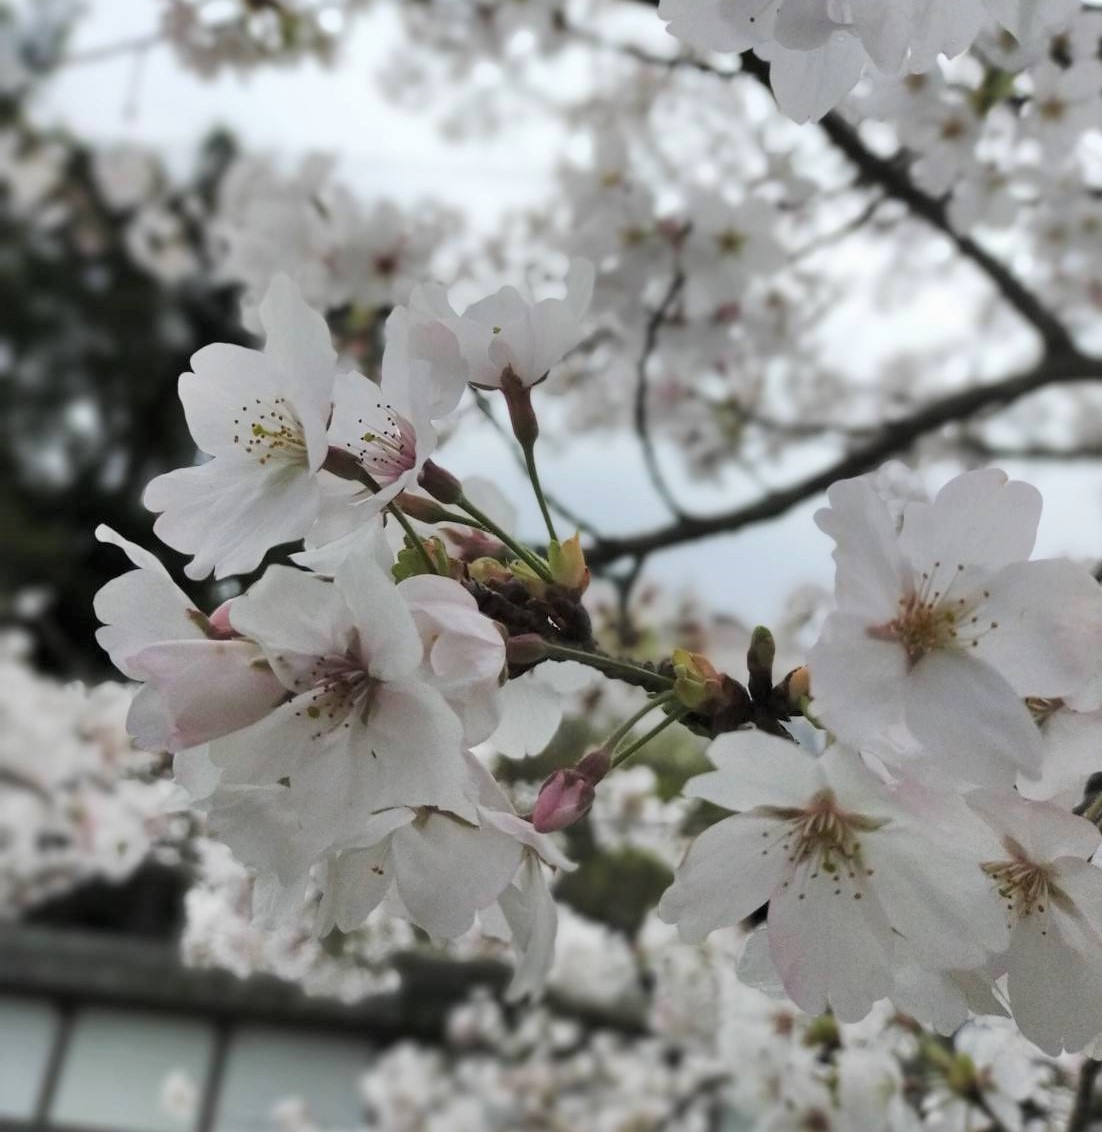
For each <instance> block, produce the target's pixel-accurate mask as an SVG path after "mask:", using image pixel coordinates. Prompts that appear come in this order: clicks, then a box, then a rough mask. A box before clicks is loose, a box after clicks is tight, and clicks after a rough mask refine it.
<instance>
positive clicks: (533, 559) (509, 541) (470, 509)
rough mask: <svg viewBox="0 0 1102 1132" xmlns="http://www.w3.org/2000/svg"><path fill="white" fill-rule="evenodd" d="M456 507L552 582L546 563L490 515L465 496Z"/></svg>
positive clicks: (545, 579)
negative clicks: (504, 529)
mask: <svg viewBox="0 0 1102 1132" xmlns="http://www.w3.org/2000/svg"><path fill="white" fill-rule="evenodd" d="M456 505H457V506H458V507H460V508H462V509H463V510H464V511H466V512H467V514H468V515H470V516H471V518H472V519H474V520H475V521H476V522H477V523H479V524H481V526H482V527H483V528H484V529H485V530H487V531H489V532H490V534H492V535H494V536H495V537H497V538H499V539H501V541H502V542H503V543H504V544H505V545H506V546H507V547H508V548H509V549H510V550H511V551H512V552H513V553H514V554H515V555H516V556H517V557H518V558H519V559H520V560H521V561H522V562H523V563H524V564H525V565H526V566H528V567H529V568H530V569H531V570H533V571H534V572H535V573H536V574H537V575H538V576H539V577H540V578H542V579H543V580H544V581H545V582H550V581H552V580H553V579H552V577H551V570H550V569H549V567H548V565H547V563H546V562H544V561H543V560H542V559H540V558H538V557H537V556H536V555H535V554H533V553H532V552H531V551H530V550H529V549H528V547H526V546H523V545H522V544H521V543H519V542H517V540H516V539H515V538H513V536H512V535H511V534H509V533H508V532H507V531H503V530H502V529H501V527H499V526H498V525H497V523H495V522H494V521H493V519H491V518H490V516H489V515H486V514H485V513H484V512H482V511H480V510H479V509H478V508H477V507H476V506H475V505H474V504H473V503H472V502H471V501H470V500H469V499H468V498H467V497H466V496H465V495H461V496H460V497H459V499H457V500H456Z"/></svg>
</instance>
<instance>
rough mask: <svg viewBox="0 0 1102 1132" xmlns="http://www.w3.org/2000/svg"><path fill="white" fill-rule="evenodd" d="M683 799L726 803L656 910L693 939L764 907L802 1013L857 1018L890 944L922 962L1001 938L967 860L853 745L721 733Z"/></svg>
mask: <svg viewBox="0 0 1102 1132" xmlns="http://www.w3.org/2000/svg"><path fill="white" fill-rule="evenodd" d="M709 757H710V758H711V760H712V762H713V763H715V765H716V766H717V767H718V769H717V770H716V771H714V772H712V773H710V774H705V775H702V776H700V777H698V778H696V779H693V780H692V781H691V782H690V783H689V786H688V788H687V791H686V792H687V793H688V794H689V795H690V796H693V797H697V798H703V799H704V800H706V801H709V802H712V803H715V804H716V805H719V806H722V807H724V808H726V809H731V810H735V811H736V812H735V814H734V815H733V816H732V817H729V818H726V819H724V820H723V821H721V822H719V823H718V824H716V825H714V826H712V827H711V828H709V829H707V830H706V831H705V832H704V833H703V834H701V835H700V836H699V837H698V838H697V839H696V841H694V842H693V844H692V846H691V847H690V849H689V851H688V854H687V855H686V857H685V860H684V861H683V862H682V864H681V867H680V868H679V869H678V872H677V875H676V878H675V880H674V883H673V885H672V886H671V887H670V888H669V889H668V890H667V891H666V893H665V894H664V896H663V897H662V901H661V903H660V904H659V914H660V915H661V917H662V918H663V919H664V920H666V921H668V922H671V923H676V924H677V925H678V928H679V930H680V932H681V935H682V938H684V939H686V940H690V941H695V940H700V939H703V938H704V937H705V936H706V935H708V934H709V933H710V932H712V931H714V930H715V929H716V928H719V927H724V926H728V925H735V924H738V923H739V922H740V921H742V920H744V919H745V918H746V917H748V916H750V915H751V914H752V913H753V912H755V911H757V910H758V909H760V908H761V907H762V906H763V905H765V904H768V905H769V912H768V921H767V922H768V938H769V946H770V951H771V954H772V958H773V962H774V964H775V965H776V968H777V971H778V972H779V974H780V978H781V980H782V981H783V984H784V988H785V990H786V991H787V993H788V994H789V996H790V997H791V998H792V999H793V1001H794V1002H795V1003H796V1004H797V1005H798V1006H800V1007H801V1008H802V1009H804V1010H806V1011H808V1012H809V1013H812V1014H818V1013H821V1012H822V1011H823V1010H825V1009H826V1008H827V1007H828V1006H829V1007H831V1008H832V1009H833V1010H834V1011H835V1013H836V1014H837V1015H838V1016H839V1018H841V1019H843V1020H854V1019H857V1018H860V1017H862V1016H864V1014H866V1013H867V1012H868V1010H869V1009H870V1008H871V1006H872V1005H873V1003H874V1002H876V1001H877V1000H878V999H880V998H885V997H887V996H889V995H890V993H891V991H892V987H893V985H894V972H895V968H896V966H897V964H898V963H899V961H900V956H899V946H900V945H901V944H905V945H906V946H907V949H908V950H907V955H908V957H910V958H916V959H917V960H918V961H920V962H921V963H922V965H923V966H926V967H930V968H932V969H935V970H950V969H955V968H967V967H970V966H978V965H979V964H980V963H982V962H983V961H984V960H985V959H986V957H987V955H988V954H989V953H990V952H991V951H993V950H996V949H997V948H998V947H999V946H1000V945H1001V944H1002V942H1004V940H1005V931H1004V928H1003V925H1002V923H1001V922H1000V917H999V915H998V910H997V909H996V908H993V907H992V906H991V905H990V904H989V902H988V901H987V900H986V895H987V894H986V890H985V886H984V881H983V876H982V874H981V872H980V870H979V868H978V863H977V862H976V861H975V860H970V859H969V857H968V856H967V853H966V852H965V851H963V850H958V849H955V848H953V847H952V846H951V845H950V844H948V843H946V842H945V841H944V840H935V839H933V838H931V837H930V836H928V835H926V834H925V832H924V830H925V828H926V823H925V821H923V820H919V819H918V818H916V817H915V816H913V815H912V814H910V813H909V812H908V811H907V810H906V809H904V807H903V806H902V805H901V804H900V802H899V800H898V799H897V798H896V797H894V796H893V794H892V792H891V791H890V790H889V789H888V788H887V787H886V786H885V785H884V783H882V782H881V781H880V780H879V779H878V778H876V776H875V775H873V774H872V773H871V771H870V770H869V769H868V768H867V767H866V766H865V765H864V763H863V762H862V760H861V759H860V757H859V756H858V755H856V754H855V753H854V752H853V751H850V750H848V749H847V748H845V747H841V746H839V745H837V744H836V745H834V746H833V747H831V748H829V749H828V750H827V752H826V754H824V755H823V756H822V758H820V759H813V758H811V757H809V756H808V755H806V754H805V753H804V752H802V751H800V750H799V748H797V747H795V746H794V745H793V744H791V743H789V742H786V741H784V740H782V739H778V738H775V737H773V736H770V735H765V734H763V733H761V732H756V731H754V732H735V733H733V734H729V735H723V736H721V737H720V738H719V739H717V740H716V741H715V742H714V743H713V744H712V746H711V747H710V748H709Z"/></svg>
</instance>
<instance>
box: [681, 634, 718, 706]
mask: <svg viewBox="0 0 1102 1132" xmlns="http://www.w3.org/2000/svg"><path fill="white" fill-rule="evenodd" d="M672 660H673V673H674V682H673V690H674V692H675V693H676V695H677V698H678V700H680V701H681V703H682V704H684V705H685V707H687V708H690V709H691V710H693V711H698V710H699V709H700V708H702V707H705V706H706V705H707V704H709V703H711V702H713V701H714V700H715V699H716V698H717V697H718V696H719V695H721V694H722V691H723V681H722V677H721V676H720V674H719V672H717V671H716V669H715V668H714V667H713V665H712V664H711V662H710V661H709V660H708V659H707V658H706V657H703V656H701V655H700V654H699V653H694V652H689V651H688V650H687V649H674V652H673V657H672Z"/></svg>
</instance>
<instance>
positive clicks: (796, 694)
mask: <svg viewBox="0 0 1102 1132" xmlns="http://www.w3.org/2000/svg"><path fill="white" fill-rule="evenodd" d="M777 687H778V689H779V691H780V693H781V695H782V696H783V697H784V701H785V703H786V704H788V707H789V708H790V709H791V710H792V711H796V712H802V711H803V710H804V708H805V707H806V706H807V702H808V699H809V698H810V696H811V673H810V672H808V670H807V665H800V667H799V668H793V669H792V671H791V672H790V673H789V674H788V675H787V676H786V677H785V678H784V679H783V680H782V681H781V682H780V684H779V685H778V686H777Z"/></svg>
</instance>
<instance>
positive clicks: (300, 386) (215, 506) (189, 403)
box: [145, 277, 338, 578]
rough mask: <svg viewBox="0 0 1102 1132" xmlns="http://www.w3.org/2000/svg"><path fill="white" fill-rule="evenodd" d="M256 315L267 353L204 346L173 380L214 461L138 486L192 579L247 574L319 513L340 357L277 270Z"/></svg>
mask: <svg viewBox="0 0 1102 1132" xmlns="http://www.w3.org/2000/svg"><path fill="white" fill-rule="evenodd" d="M260 319H261V322H262V323H263V325H264V328H265V330H266V331H267V340H266V343H265V347H264V350H263V352H261V351H258V350H248V349H245V348H243V347H241V346H231V345H226V344H224V343H220V344H217V345H213V346H207V347H205V348H204V349H202V350H200V351H199V353H197V354H196V355H195V356H194V357H193V358H192V366H193V367H194V369H193V371H192V372H190V373H185V374H184V375H183V376H182V377H181V378H180V400H181V401H182V402H183V406H184V412H185V414H186V415H187V418H188V427H189V428H190V429H191V433H192V436H193V437H194V438H195V442H196V444H197V445H198V446H199V447H200V448H201V449H202V450H203V451H205V452H207V453H208V454H209V455H211V456H212V457H213V459H211V460H210V461H209V462H207V463H205V464H200V465H198V466H196V467H193V468H181V469H178V470H177V471H173V472H168V473H167V474H165V475H163V476H158V477H157V478H156V479H155V480H153V481H152V482H151V483H150V485H149V487H148V488H146V493H145V503H146V506H147V507H149V509H150V510H152V511H157V512H160V513H161V514H160V517H159V518H158V519H157V522H156V523H155V524H154V528H153V529H154V530H155V531H156V533H157V535H158V536H159V537H160V538H161V539H162V540H163V541H165V542H166V543H167V544H168V545H169V546H172V547H175V548H176V549H177V550H182V551H185V552H188V553H192V554H194V556H195V557H194V558H193V560H192V562H191V563H190V564H189V566H188V567H187V573H188V576H189V577H192V578H203V577H205V576H206V575H207V574H209V573H210V572H211V571H212V570H213V571H214V573H215V576H216V577H220V578H221V577H225V576H226V575H228V574H237V573H247V572H248V571H250V570H253V569H255V568H256V567H257V566H258V565H259V564H260V560H261V558H262V557H263V556H264V553H265V551H267V550H268V549H270V548H271V547H273V546H275V545H277V544H278V543H281V542H291V541H294V540H296V539H301V538H302V537H303V535H305V534H306V532H307V531H308V530H309V529H310V526H311V525H312V524H313V522H314V520H315V519H316V518H317V513H318V507H319V503H320V497H321V489H320V487H319V485H318V473H319V472H320V470H321V467H322V465H323V464H324V462H325V458H326V455H327V454H328V450H329V446H328V442H327V438H326V427H327V424H328V420H329V415H330V411H331V406H332V399H333V386H334V382H335V380H336V377H337V372H338V368H337V355H336V352H335V351H334V349H333V345H332V342H331V340H330V337H329V330H328V327H326V325H325V322H324V320H323V319H322V318H321V317H320V316H319V315H318V314H316V313H315V312H314V311H312V310H311V309H310V308H309V307H308V306H306V304H305V303H304V302H303V301H302V298H301V296H300V295H299V293H298V291H297V290H296V288H295V287H294V285H293V284H292V283H291V282H290V280H288V279H286V278H284V277H277V278H276V279H275V280H274V281H273V282H272V285H271V287H270V288H269V290H268V293H267V295H266V296H265V298H264V301H263V302H262V303H261V304H260Z"/></svg>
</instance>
